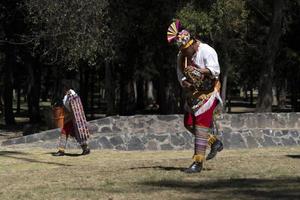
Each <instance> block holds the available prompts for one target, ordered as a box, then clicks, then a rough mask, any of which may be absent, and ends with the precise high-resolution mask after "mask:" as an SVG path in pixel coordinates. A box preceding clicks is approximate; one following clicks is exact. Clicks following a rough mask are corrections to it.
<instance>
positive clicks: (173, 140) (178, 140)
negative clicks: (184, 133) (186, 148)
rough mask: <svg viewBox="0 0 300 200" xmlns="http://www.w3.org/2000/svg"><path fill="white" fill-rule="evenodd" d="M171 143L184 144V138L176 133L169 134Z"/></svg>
mask: <svg viewBox="0 0 300 200" xmlns="http://www.w3.org/2000/svg"><path fill="white" fill-rule="evenodd" d="M171 143H172V144H173V145H174V146H182V145H184V138H182V137H180V136H179V135H178V134H176V135H175V134H173V135H171Z"/></svg>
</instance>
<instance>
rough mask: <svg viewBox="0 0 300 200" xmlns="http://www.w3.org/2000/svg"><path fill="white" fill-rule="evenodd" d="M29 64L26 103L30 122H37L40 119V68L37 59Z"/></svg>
mask: <svg viewBox="0 0 300 200" xmlns="http://www.w3.org/2000/svg"><path fill="white" fill-rule="evenodd" d="M32 59H34V62H33V63H31V64H29V66H28V72H29V79H30V81H29V83H28V93H27V103H28V111H29V116H30V122H31V123H37V122H39V121H40V119H41V118H40V105H39V103H40V89H41V68H40V65H39V63H38V61H37V58H32Z"/></svg>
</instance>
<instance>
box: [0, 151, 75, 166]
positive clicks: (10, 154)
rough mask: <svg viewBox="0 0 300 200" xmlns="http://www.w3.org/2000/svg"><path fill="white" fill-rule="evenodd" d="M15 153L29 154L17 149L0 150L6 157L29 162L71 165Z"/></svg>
mask: <svg viewBox="0 0 300 200" xmlns="http://www.w3.org/2000/svg"><path fill="white" fill-rule="evenodd" d="M16 155H29V154H28V153H24V152H19V151H0V156H3V157H6V158H12V159H16V160H22V161H26V162H31V163H41V164H48V165H57V166H72V165H68V164H63V163H56V162H46V161H40V160H36V159H32V158H25V157H18V156H16Z"/></svg>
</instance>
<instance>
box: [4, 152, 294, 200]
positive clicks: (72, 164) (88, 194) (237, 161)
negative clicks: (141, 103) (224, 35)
mask: <svg viewBox="0 0 300 200" xmlns="http://www.w3.org/2000/svg"><path fill="white" fill-rule="evenodd" d="M54 151H55V150H54V149H53V150H45V149H38V148H2V149H1V151H0V199H1V200H4V199H39V200H41V199H42V200H43V199H52V200H53V199H83V200H84V199H110V200H112V199H154V200H160V199H195V200H196V199H299V197H300V147H293V148H264V149H251V150H246V149H243V150H224V151H223V152H221V153H220V154H219V155H218V156H217V158H216V159H214V160H212V161H208V162H206V163H205V167H204V170H203V171H202V172H201V173H199V174H191V175H190V174H189V175H187V174H184V173H183V172H181V170H182V169H184V168H185V167H187V166H188V165H189V164H190V163H191V156H192V152H191V151H155V152H150V151H149V152H147V151H146V152H123V151H107V150H103V151H100V150H97V151H93V152H92V154H90V155H88V156H78V155H77V153H80V150H72V151H71V150H70V151H68V153H69V155H67V156H64V157H53V156H52V155H51V153H52V152H54Z"/></svg>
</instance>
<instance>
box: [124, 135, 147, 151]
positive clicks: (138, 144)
mask: <svg viewBox="0 0 300 200" xmlns="http://www.w3.org/2000/svg"><path fill="white" fill-rule="evenodd" d="M127 148H128V150H129V151H132V150H144V149H145V146H144V144H143V143H142V141H141V140H140V139H139V138H138V137H135V136H133V137H132V138H131V139H130V140H129V142H128V147H127Z"/></svg>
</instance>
